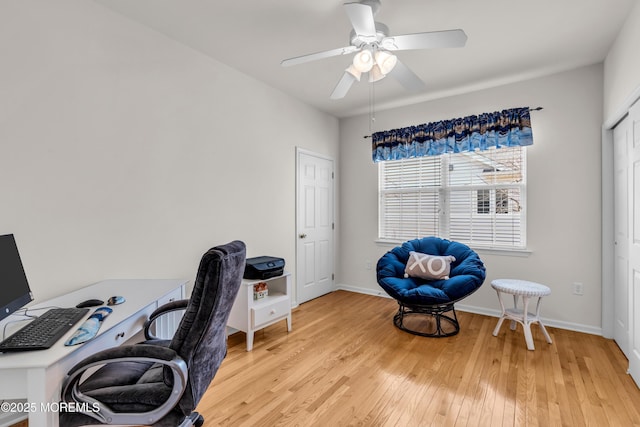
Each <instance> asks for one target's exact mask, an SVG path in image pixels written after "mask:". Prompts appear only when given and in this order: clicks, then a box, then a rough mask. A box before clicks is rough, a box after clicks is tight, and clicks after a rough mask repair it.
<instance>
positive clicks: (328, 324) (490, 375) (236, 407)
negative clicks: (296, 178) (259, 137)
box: [198, 291, 640, 427]
mask: <svg viewBox="0 0 640 427" xmlns="http://www.w3.org/2000/svg"><path fill="white" fill-rule="evenodd" d="M396 308H397V304H396V303H395V301H393V300H391V299H387V298H380V297H374V296H367V295H360V294H356V293H350V292H344V291H338V292H334V293H332V294H329V295H326V296H324V297H321V298H318V299H316V300H313V301H310V302H308V303H305V304H302V305H301V306H300V307H298V308H297V309H296V310H294V313H293V331H292V332H290V333H287V332H286V326H285V322H284V321H282V322H280V323H278V324H276V325H273V326H270V327H268V328H266V329H265V330H264V331H261V332H258V333H257V334H256V337H255V344H254V349H253V351H252V352H246V351H245V342H244V338H245V335H244V334H243V333H237V334H234V335H232V336H231V337H230V338H229V353H228V356H227V358H226V359H225V361H224V362H223V364H222V366H221V368H220V370H219V371H218V374H217V375H216V378H215V379H214V381H213V383H212V385H211V387H210V388H209V390H208V391H207V393H206V394H205V396H204V398H203V399H202V401H201V402H200V405H199V408H198V409H199V411H200V412H201V413H202V414H203V415H204V417H205V419H206V422H205V426H217V425H225V426H239V425H245V426H277V425H283V426H346V425H354V426H356V425H360V426H402V427H404V426H429V425H434V426H449V425H451V426H454V425H455V426H525V425H526V426H555V425H558V426H560V425H564V426H583V425H593V426H607V425H610V426H633V425H638V426H640V390H639V389H638V388H637V387H636V385H635V384H634V382H633V381H632V379H631V378H630V377H629V376H628V375H627V374H626V373H625V371H626V364H627V361H626V359H625V358H624V356H623V354H622V352H621V351H620V350H619V349H618V347H617V346H616V344H615V343H614V342H613V341H611V340H606V339H604V338H602V337H598V336H594V335H588V334H581V333H577V332H569V331H565V330H561V329H555V328H548V330H549V333H550V334H551V338H552V339H553V344H547V343H546V342H545V341H544V337H543V336H542V334H541V333H540V331H539V328H538V327H537V326H534V328H533V336H534V342H535V346H536V350H535V351H528V350H527V349H526V345H525V342H524V336H523V334H522V330H521V328H520V327H518V329H517V330H516V331H515V332H514V331H511V330H509V327H508V323H506V322H505V324H504V325H503V326H502V330H501V333H500V335H499V336H498V337H493V336H492V331H493V328H494V327H495V324H496V321H497V319H496V318H493V317H487V316H481V315H476V314H469V313H463V312H459V313H458V317H459V320H460V324H461V331H460V333H459V334H458V335H456V336H454V337H451V338H441V339H435V338H423V337H418V336H414V335H411V334H408V333H406V332H402V331H400V330H398V329H397V328H396V327H394V326H393V323H392V320H391V319H392V317H393V314H394V313H395V311H396ZM543 312H544V306H543Z"/></svg>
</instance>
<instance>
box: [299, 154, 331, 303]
mask: <svg viewBox="0 0 640 427" xmlns="http://www.w3.org/2000/svg"><path fill="white" fill-rule="evenodd" d="M296 157H297V162H296V169H297V172H296V173H297V179H296V184H297V185H296V188H297V196H296V197H297V200H296V205H297V212H296V240H297V245H296V256H297V260H296V287H297V302H298V303H303V302H305V301H309V300H311V299H313V298H317V297H319V296H321V295H324V294H327V293H329V292H331V291H332V290H333V281H334V271H333V251H334V249H333V244H334V242H333V233H334V231H333V230H334V217H333V204H334V200H333V179H334V174H333V160H331V159H328V158H326V157H323V156H320V155H317V154H314V153H311V152H308V151H305V150H301V149H297V150H296Z"/></svg>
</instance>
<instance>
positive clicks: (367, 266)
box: [364, 259, 371, 270]
mask: <svg viewBox="0 0 640 427" xmlns="http://www.w3.org/2000/svg"><path fill="white" fill-rule="evenodd" d="M364 268H366V269H367V270H371V260H369V259H368V260H366V261H365V262H364Z"/></svg>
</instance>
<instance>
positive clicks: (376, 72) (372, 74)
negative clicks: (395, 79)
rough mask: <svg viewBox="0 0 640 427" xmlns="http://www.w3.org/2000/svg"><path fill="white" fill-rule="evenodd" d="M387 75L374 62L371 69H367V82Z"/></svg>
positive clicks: (375, 80)
mask: <svg viewBox="0 0 640 427" xmlns="http://www.w3.org/2000/svg"><path fill="white" fill-rule="evenodd" d="M385 77H387V76H386V75H385V74H384V73H383V72H382V71H381V70H380V67H379V66H378V64H375V65H374V66H373V67H372V68H371V71H369V83H373V82H377V81H378V80H382V79H384V78H385Z"/></svg>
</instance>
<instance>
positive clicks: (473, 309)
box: [336, 284, 602, 336]
mask: <svg viewBox="0 0 640 427" xmlns="http://www.w3.org/2000/svg"><path fill="white" fill-rule="evenodd" d="M336 290H342V291H349V292H355V293H359V294H366V295H373V296H379V297H383V298H391V297H390V296H389V295H387V294H386V293H385V292H384V291H383V290H380V291H376V290H373V289H369V288H360V287H357V286H351V285H345V284H338V285H336ZM456 310H459V311H466V312H469V313H475V314H483V315H485V316H491V317H499V316H500V310H497V309H492V308H486V307H477V306H472V305H466V304H456ZM542 321H543V322H544V324H545V326H549V327H552V328H558V329H566V330H568V331H575V332H583V333H585V334H591V335H600V336H602V328H599V327H595V326H590V325H583V324H580V323H573V322H565V321H563V320H556V319H550V318H548V317H543V318H542Z"/></svg>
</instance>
